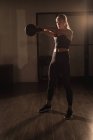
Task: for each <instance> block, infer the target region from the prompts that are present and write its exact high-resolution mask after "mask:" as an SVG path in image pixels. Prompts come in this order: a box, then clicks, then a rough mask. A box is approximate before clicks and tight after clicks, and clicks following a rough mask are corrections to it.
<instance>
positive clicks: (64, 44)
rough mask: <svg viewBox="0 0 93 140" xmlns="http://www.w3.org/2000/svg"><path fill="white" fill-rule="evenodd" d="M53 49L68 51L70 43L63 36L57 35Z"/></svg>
mask: <svg viewBox="0 0 93 140" xmlns="http://www.w3.org/2000/svg"><path fill="white" fill-rule="evenodd" d="M54 42H55V48H57V49H59V48H66V49H69V46H70V43H71V41H70V40H69V39H68V38H67V37H66V36H65V35H59V36H55V37H54Z"/></svg>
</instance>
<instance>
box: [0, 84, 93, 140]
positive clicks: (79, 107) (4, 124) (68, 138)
mask: <svg viewBox="0 0 93 140" xmlns="http://www.w3.org/2000/svg"><path fill="white" fill-rule="evenodd" d="M72 87H73V92H74V102H73V110H74V117H73V119H72V120H65V119H64V112H65V111H66V108H67V103H66V98H65V91H64V89H63V88H60V89H56V91H55V95H54V98H53V102H52V109H53V110H52V111H51V112H50V113H43V114H39V113H38V110H39V108H40V107H42V105H44V103H45V101H46V95H47V94H46V87H45V88H43V89H40V88H37V87H36V88H35V87H34V88H32V87H30V86H26V87H25V88H24V87H21V88H18V89H16V90H15V91H12V92H4V93H2V94H1V96H0V140H93V88H90V87H86V86H82V85H75V84H74V85H72Z"/></svg>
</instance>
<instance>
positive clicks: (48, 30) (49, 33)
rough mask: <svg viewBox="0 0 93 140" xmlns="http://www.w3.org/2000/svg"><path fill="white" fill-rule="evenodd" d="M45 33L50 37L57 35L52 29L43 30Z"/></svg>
mask: <svg viewBox="0 0 93 140" xmlns="http://www.w3.org/2000/svg"><path fill="white" fill-rule="evenodd" d="M43 31H44V32H46V33H47V34H48V35H49V36H52V37H54V36H55V35H56V33H55V32H54V31H52V30H50V29H43Z"/></svg>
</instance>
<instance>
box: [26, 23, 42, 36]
mask: <svg viewBox="0 0 93 140" xmlns="http://www.w3.org/2000/svg"><path fill="white" fill-rule="evenodd" d="M25 31H26V34H27V35H28V36H33V35H35V34H36V33H38V32H41V31H43V29H42V28H40V27H36V26H35V25H34V24H28V25H27V26H26V28H25Z"/></svg>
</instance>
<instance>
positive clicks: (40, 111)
mask: <svg viewBox="0 0 93 140" xmlns="http://www.w3.org/2000/svg"><path fill="white" fill-rule="evenodd" d="M50 110H51V105H48V104H45V105H44V106H43V107H42V108H41V109H40V110H39V113H44V112H49V111H50Z"/></svg>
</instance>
